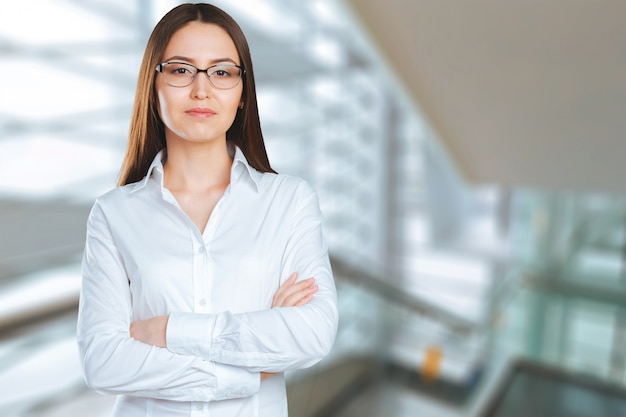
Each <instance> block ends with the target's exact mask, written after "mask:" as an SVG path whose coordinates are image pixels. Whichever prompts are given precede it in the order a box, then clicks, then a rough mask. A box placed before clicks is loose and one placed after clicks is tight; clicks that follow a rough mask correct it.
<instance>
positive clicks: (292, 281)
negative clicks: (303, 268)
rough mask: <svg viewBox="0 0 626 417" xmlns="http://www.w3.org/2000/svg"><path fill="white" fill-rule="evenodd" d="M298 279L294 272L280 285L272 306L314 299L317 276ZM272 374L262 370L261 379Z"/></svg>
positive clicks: (292, 304)
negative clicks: (298, 280)
mask: <svg viewBox="0 0 626 417" xmlns="http://www.w3.org/2000/svg"><path fill="white" fill-rule="evenodd" d="M296 279H298V273H297V272H294V273H293V274H291V276H290V277H289V278H288V279H287V281H285V283H284V284H283V285H281V286H280V288H279V289H278V291H276V294H274V298H273V299H272V308H274V307H298V306H303V305H305V304H306V303H308V302H309V301H311V300H312V299H313V294H315V293H316V292H317V290H318V287H317V285H315V278H307V279H304V280H302V281H300V282H296ZM272 375H274V374H273V373H272V372H261V381H264V380H266V379H267V378H270V377H271V376H272Z"/></svg>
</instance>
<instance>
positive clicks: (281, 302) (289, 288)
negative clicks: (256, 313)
mask: <svg viewBox="0 0 626 417" xmlns="http://www.w3.org/2000/svg"><path fill="white" fill-rule="evenodd" d="M296 277H297V274H296V273H294V274H292V275H291V277H289V280H288V281H287V282H285V283H284V284H283V285H282V286H281V287H280V288H279V289H278V291H276V294H274V297H273V298H272V308H273V307H285V306H286V304H288V302H287V301H286V300H287V299H289V298H290V297H292V296H293V294H296V293H298V292H300V291H302V290H305V289H306V288H308V287H310V286H311V285H313V284H314V283H315V279H314V278H308V279H305V280H302V281H300V282H297V283H293V281H294V280H295V278H296Z"/></svg>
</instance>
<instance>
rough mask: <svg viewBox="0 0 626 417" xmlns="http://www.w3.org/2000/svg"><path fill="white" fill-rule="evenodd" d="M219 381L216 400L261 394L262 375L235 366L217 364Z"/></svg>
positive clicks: (216, 372) (216, 374)
mask: <svg viewBox="0 0 626 417" xmlns="http://www.w3.org/2000/svg"><path fill="white" fill-rule="evenodd" d="M215 376H216V379H217V392H216V393H215V399H216V400H227V399H231V398H245V397H250V396H251V395H254V394H256V393H258V392H259V389H260V387H261V374H259V373H258V372H249V371H247V370H245V369H241V368H237V367H235V366H230V365H223V364H221V363H216V364H215Z"/></svg>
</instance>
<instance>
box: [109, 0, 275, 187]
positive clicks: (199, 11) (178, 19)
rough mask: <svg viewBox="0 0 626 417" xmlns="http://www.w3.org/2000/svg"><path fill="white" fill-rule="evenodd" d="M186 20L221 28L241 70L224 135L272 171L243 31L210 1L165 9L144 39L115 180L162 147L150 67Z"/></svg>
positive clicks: (136, 174) (136, 173)
mask: <svg viewBox="0 0 626 417" xmlns="http://www.w3.org/2000/svg"><path fill="white" fill-rule="evenodd" d="M190 22H201V23H209V24H214V25H217V26H219V27H221V28H222V29H224V30H225V31H226V33H228V35H229V36H230V37H231V39H232V40H233V43H234V44H235V48H236V49H237V52H238V53H239V60H240V63H241V65H242V66H243V68H244V70H245V75H244V76H243V83H244V87H243V94H242V102H243V108H242V109H239V110H238V111H237V115H236V116H235V120H234V121H233V124H232V125H231V127H230V128H229V129H228V131H227V132H226V140H228V141H230V142H231V143H233V144H234V145H237V146H238V147H239V148H241V150H242V152H243V154H244V155H245V156H246V159H247V160H248V162H249V163H250V165H251V166H252V167H254V168H256V169H257V170H259V171H261V172H275V171H274V170H273V169H272V168H271V166H270V163H269V160H268V157H267V151H266V150H265V144H264V142H263V133H262V132H261V122H260V120H259V109H258V105H257V99H256V87H255V84H254V71H253V69H252V58H251V57H250V48H249V47H248V42H247V40H246V37H245V35H244V34H243V31H242V30H241V28H240V27H239V25H238V24H237V22H235V20H234V19H233V18H232V17H231V16H230V15H228V14H227V13H226V12H224V11H223V10H221V9H220V8H218V7H215V6H213V5H210V4H203V3H197V4H191V3H187V4H181V5H180V6H176V7H175V8H173V9H172V10H170V11H169V12H168V13H167V14H166V15H165V16H163V18H162V19H161V20H160V21H159V23H157V25H156V26H155V27H154V30H153V31H152V34H151V35H150V38H149V39H148V44H147V45H146V51H145V53H144V56H143V61H142V62H141V67H140V69H139V79H138V81H137V91H136V93H135V103H134V106H133V113H132V118H131V122H130V132H129V137H128V147H127V148H126V155H125V157H124V162H123V163H122V169H121V171H120V175H119V180H118V185H126V184H130V183H132V182H136V181H139V180H141V179H142V178H143V177H144V176H145V175H146V172H147V170H148V167H149V166H150V164H151V163H152V160H153V159H154V157H155V156H156V154H157V153H158V152H159V151H160V150H161V149H163V148H164V147H165V128H164V126H163V122H162V121H161V118H160V117H159V114H158V112H157V100H156V91H155V79H156V71H155V68H156V66H157V65H158V64H160V63H161V60H162V59H163V52H164V51H165V48H166V47H167V44H168V43H169V41H170V39H171V38H172V36H173V35H174V33H175V32H176V31H177V30H179V29H180V28H182V27H183V26H185V25H187V24H188V23H190Z"/></svg>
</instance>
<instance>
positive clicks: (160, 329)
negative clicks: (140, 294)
mask: <svg viewBox="0 0 626 417" xmlns="http://www.w3.org/2000/svg"><path fill="white" fill-rule="evenodd" d="M168 319H169V316H157V317H153V318H151V319H147V320H137V321H134V322H132V323H131V324H130V337H132V338H133V339H135V340H138V341H140V342H143V343H146V344H148V345H151V346H157V347H160V348H164V347H167V346H166V343H165V330H166V329H167V320H168Z"/></svg>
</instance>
